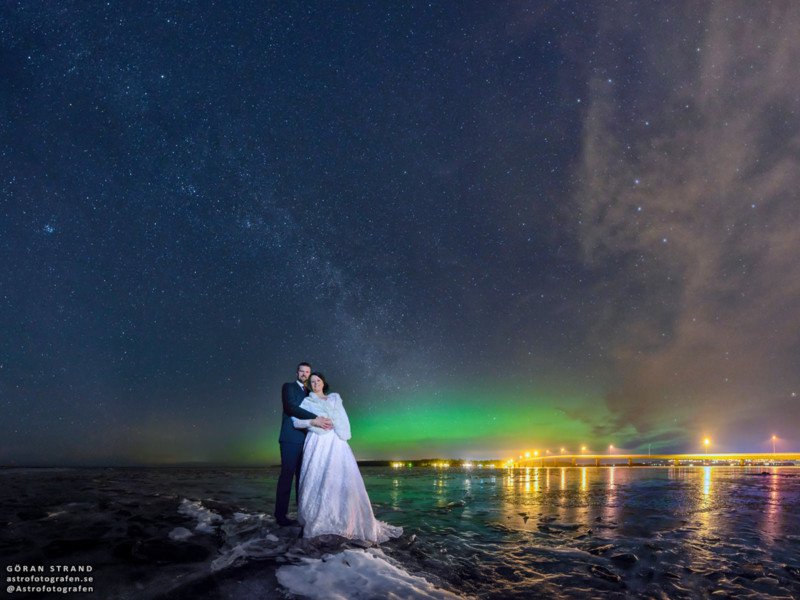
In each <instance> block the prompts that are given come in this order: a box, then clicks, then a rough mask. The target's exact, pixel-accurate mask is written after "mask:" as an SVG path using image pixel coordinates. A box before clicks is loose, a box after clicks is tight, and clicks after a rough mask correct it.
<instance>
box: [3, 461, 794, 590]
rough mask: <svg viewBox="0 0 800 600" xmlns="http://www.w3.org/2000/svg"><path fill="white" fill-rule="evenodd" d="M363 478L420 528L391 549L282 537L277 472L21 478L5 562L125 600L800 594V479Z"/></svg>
mask: <svg viewBox="0 0 800 600" xmlns="http://www.w3.org/2000/svg"><path fill="white" fill-rule="evenodd" d="M362 473H363V474H364V478H365V482H366V485H367V489H368V491H369V493H370V497H371V499H372V501H373V506H374V508H375V513H376V516H378V518H380V519H383V520H385V521H388V522H390V523H392V524H394V525H401V526H403V527H404V530H405V533H404V535H403V537H402V538H400V539H398V540H393V541H392V542H390V543H388V544H385V545H383V546H382V547H381V550H379V551H375V550H369V551H365V550H364V549H363V548H360V547H359V544H353V543H346V542H344V541H343V540H341V539H323V540H316V541H314V542H309V541H307V540H298V539H297V537H296V531H292V530H286V529H278V528H276V526H275V524H274V521H273V520H272V518H271V516H270V513H271V512H272V503H273V499H274V491H275V482H276V479H277V471H276V470H275V469H173V468H164V469H6V470H2V471H0V525H2V529H1V530H2V533H1V534H0V563H2V565H3V571H4V574H7V573H6V569H5V567H6V566H7V565H9V564H51V563H58V564H91V565H93V567H94V574H95V582H96V583H95V590H96V591H95V593H100V596H101V597H108V598H142V599H151V598H250V597H252V598H256V597H260V598H273V597H275V598H277V597H284V598H285V597H287V590H286V588H285V587H284V586H283V585H282V584H281V582H283V583H284V584H286V585H290V584H291V577H289V575H290V574H291V573H292V572H293V571H292V568H293V567H292V566H293V565H299V566H300V567H301V569H297V568H295V571H294V572H295V573H297V572H302V573H304V578H305V579H307V578H308V577H306V575H307V574H311V573H314V577H316V578H318V579H319V580H320V581H322V580H326V581H336V582H339V583H338V584H337V585H339V586H340V587H341V586H345V587H346V588H347V589H345V590H344V591H343V593H344V595H343V596H342V597H363V598H369V597H379V596H380V595H382V594H383V592H381V590H384V591H385V590H388V589H390V588H391V586H401V585H402V586H405V587H404V588H402V589H404V590H405V592H404V593H403V592H396V593H399V595H400V596H403V595H409V596H410V595H419V596H425V595H427V597H433V595H435V593H434V591H432V590H435V589H436V588H434V587H433V586H437V587H438V588H439V589H440V590H444V591H448V592H451V593H455V594H458V595H461V596H465V597H478V598H530V597H544V598H548V597H552V598H592V597H596V598H615V597H619V598H633V597H636V598H638V597H642V598H711V597H714V598H716V597H723V598H725V597H737V598H739V597H753V598H781V597H783V598H793V597H800V469H796V468H791V467H780V468H763V469H762V468H733V467H732V468H727V467H686V468H641V467H634V468H628V467H615V468H594V467H588V468H540V469H527V470H525V469H520V470H516V471H513V472H510V471H504V470H479V469H473V470H462V469H439V470H437V469H422V468H412V469H408V468H402V469H391V468H376V467H365V468H362ZM365 552H371V553H372V554H369V555H368V554H365ZM328 553H333V554H334V556H338V557H339V559H331V558H327V559H326V560H325V561H322V560H319V559H320V558H321V557H323V556H326V555H327V554H328ZM358 557H365V558H364V559H363V560H362V559H360V558H359V560H360V562H359V564H358V565H356V563H355V561H354V559H356V558H358ZM337 560H338V562H337ZM387 564H388V565H391V568H392V569H393V571H392V572H391V573H389V574H387V573H388V571H389V568H388V566H387ZM376 565H377V566H376ZM381 566H382V568H381ZM355 571H359V573H361V572H363V577H362V579H363V580H364V581H371V582H373V584H375V586H376V587H364V586H363V585H358V584H357V577H356V578H355V579H354V577H355V575H358V576H361V575H359V573H355V575H353V573H354V572H355ZM348 573H349V575H348ZM344 575H348V577H350V575H353V576H352V577H350V578H349V579H348V578H347V577H344ZM325 578H327V579H325ZM381 578H383V579H381ZM279 580H280V581H279ZM353 582H356V583H353ZM376 582H377V583H376ZM381 585H384V587H383V588H382V587H381ZM426 586H427V587H426ZM291 589H293V590H294V591H295V592H298V591H301V590H300V588H291ZM330 589H337V588H336V586H335V585H334V586H328V587H327V588H326V587H325V586H317V587H316V588H314V590H312V591H311V592H309V591H305V592H303V593H306V594H310V595H312V596H313V595H314V594H317V596H318V597H326V594H327V597H330ZM391 589H399V588H397V587H394V588H391ZM444 591H442V592H441V593H442V594H443V595H444ZM28 596H29V597H34V596H32V595H30V594H29V595H28ZM42 597H45V596H42Z"/></svg>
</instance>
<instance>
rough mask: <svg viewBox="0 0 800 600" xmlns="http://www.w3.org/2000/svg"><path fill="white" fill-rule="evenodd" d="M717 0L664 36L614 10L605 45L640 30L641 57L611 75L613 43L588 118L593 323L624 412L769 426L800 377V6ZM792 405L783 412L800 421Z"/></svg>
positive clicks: (583, 229)
mask: <svg viewBox="0 0 800 600" xmlns="http://www.w3.org/2000/svg"><path fill="white" fill-rule="evenodd" d="M695 10H696V8H695ZM704 10H707V13H706V14H703V15H699V16H697V15H695V16H697V17H698V18H697V19H695V18H694V16H693V17H692V18H691V19H690V18H687V19H686V22H685V24H683V25H682V24H680V23H678V24H676V23H675V21H674V18H673V19H672V21H670V20H669V19H667V20H666V21H664V22H663V23H664V26H663V27H662V28H661V31H660V32H659V28H658V27H654V26H653V27H642V28H641V30H640V31H638V32H631V31H629V30H628V31H625V32H624V33H623V31H622V23H621V22H619V21H617V17H615V16H608V17H607V19H606V20H605V21H604V23H605V28H606V29H607V34H608V36H610V37H608V38H605V39H604V46H603V47H604V48H607V47H615V45H614V43H613V41H614V39H613V36H614V35H616V36H618V37H617V39H619V40H622V39H623V37H624V36H631V35H634V36H639V37H640V38H641V39H639V40H637V42H638V43H637V45H638V46H640V47H642V48H644V53H643V54H642V55H641V57H640V58H642V59H643V62H642V63H640V68H639V69H638V70H636V71H635V74H636V77H633V78H632V79H631V80H629V81H627V82H625V85H622V84H620V86H619V87H618V86H617V84H616V82H615V81H614V80H613V78H611V77H609V76H608V72H609V71H610V70H611V69H612V66H614V65H618V64H619V63H620V62H625V61H626V60H628V58H627V55H625V53H624V52H623V50H622V49H620V50H619V51H608V52H606V55H605V56H604V57H603V59H602V60H604V61H605V66H606V67H607V69H606V70H604V69H603V68H602V67H600V68H596V69H594V71H595V75H594V76H593V77H592V80H591V84H590V89H591V96H590V99H589V108H588V110H587V113H586V115H585V122H584V130H583V138H582V155H581V159H580V165H579V167H578V170H577V177H578V180H579V182H580V183H579V186H578V189H577V193H576V201H577V207H578V209H579V213H580V219H579V221H580V222H579V223H578V228H577V231H576V234H577V236H578V239H579V240H580V244H581V249H582V252H583V260H584V261H585V263H586V264H587V265H589V266H590V267H592V268H594V269H595V270H596V272H597V273H600V274H602V278H603V281H602V286H601V287H599V288H598V294H600V296H599V297H600V298H601V302H600V303H599V305H598V319H597V326H596V328H595V329H594V330H593V332H592V335H593V336H594V338H595V339H596V340H598V341H599V340H602V341H603V342H604V343H605V344H606V345H607V346H608V345H609V344H610V347H611V356H612V360H613V366H614V369H615V374H616V379H615V382H614V385H613V386H612V387H611V389H610V390H609V392H608V394H607V396H606V402H607V404H608V408H609V409H610V411H611V413H612V414H613V415H614V417H615V419H616V423H617V426H618V427H620V428H621V427H623V426H624V425H626V424H632V425H633V426H634V427H635V428H636V429H637V430H638V431H639V432H641V433H647V432H650V433H652V432H653V431H654V430H656V429H658V428H663V427H664V425H668V426H669V427H671V428H674V427H682V428H684V430H685V431H686V432H687V433H686V435H687V436H688V437H691V436H692V435H695V431H694V428H697V427H705V428H706V429H707V428H709V427H712V425H711V424H712V423H715V425H714V426H713V427H715V428H716V430H718V431H720V432H721V433H722V434H723V435H724V431H725V424H726V423H731V424H732V423H734V422H741V420H742V419H745V420H747V419H749V418H752V420H753V427H754V428H758V427H760V426H761V424H763V423H764V421H765V420H767V421H768V420H770V419H773V420H775V418H774V416H769V415H770V412H769V411H770V408H771V407H777V406H779V405H780V406H782V407H783V410H785V409H786V406H787V403H786V398H788V397H790V395H791V392H792V389H794V390H797V389H798V388H799V387H800V379H799V377H800V376H798V373H797V369H796V365H798V364H800V334H798V332H800V260H799V259H800V227H798V223H800V197H798V194H800V192H799V190H800V81H799V80H798V79H797V78H796V77H795V73H796V65H797V64H800V43H798V42H797V41H796V36H794V35H792V32H794V31H797V30H798V29H800V6H798V5H796V4H791V3H785V4H779V5H777V4H774V5H769V7H767V6H765V5H758V6H756V5H752V4H741V5H735V4H731V3H720V4H714V5H710V6H708V7H705V8H704ZM666 16H667V15H666V14H662V15H655V16H653V19H654V20H659V19H664V18H665V17H666ZM698 22H699V23H700V24H701V26H700V27H698ZM651 25H655V23H651ZM654 32H655V33H654ZM675 39H680V40H682V43H681V44H675V43H674V40H675ZM609 42H610V43H609ZM616 47H618V48H622V44H618V45H617V46H616ZM609 79H612V81H611V82H609ZM789 407H790V414H789V415H788V416H787V415H785V414H784V415H782V416H780V417H778V418H777V420H776V422H780V421H781V419H783V426H784V428H786V426H787V425H788V423H786V419H787V418H789V419H791V423H790V424H791V426H792V427H795V428H796V427H797V426H798V425H800V414H798V410H797V408H796V404H794V403H792V404H790V405H789ZM765 415H767V417H766V419H765ZM729 433H730V434H733V432H729ZM760 433H761V432H759V434H760ZM753 435H754V438H755V437H758V435H757V434H756V433H754V434H753Z"/></svg>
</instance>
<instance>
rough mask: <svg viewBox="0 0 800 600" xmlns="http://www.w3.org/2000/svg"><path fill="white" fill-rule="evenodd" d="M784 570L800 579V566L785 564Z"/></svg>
mask: <svg viewBox="0 0 800 600" xmlns="http://www.w3.org/2000/svg"><path fill="white" fill-rule="evenodd" d="M783 568H784V570H785V571H786V572H787V573H789V574H790V575H791V576H792V577H794V578H795V579H800V567H793V566H791V565H783Z"/></svg>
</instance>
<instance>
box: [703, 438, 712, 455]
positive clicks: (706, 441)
mask: <svg viewBox="0 0 800 600" xmlns="http://www.w3.org/2000/svg"><path fill="white" fill-rule="evenodd" d="M703 445H704V446H705V447H706V454H708V447H709V446H710V445H711V440H710V439H708V438H706V439H704V440H703Z"/></svg>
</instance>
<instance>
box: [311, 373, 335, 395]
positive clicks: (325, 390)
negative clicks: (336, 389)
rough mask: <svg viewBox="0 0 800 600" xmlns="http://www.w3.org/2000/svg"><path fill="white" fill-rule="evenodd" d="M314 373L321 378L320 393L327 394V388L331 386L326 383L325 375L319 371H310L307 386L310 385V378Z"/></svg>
mask: <svg viewBox="0 0 800 600" xmlns="http://www.w3.org/2000/svg"><path fill="white" fill-rule="evenodd" d="M315 375H316V376H317V377H319V378H320V379H322V393H323V394H327V393H328V390H329V389H331V388H330V386H329V385H328V381H327V380H326V379H325V375H323V374H322V373H320V372H319V371H314V372H313V373H311V375H309V376H308V387H311V378H312V377H314V376H315Z"/></svg>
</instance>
